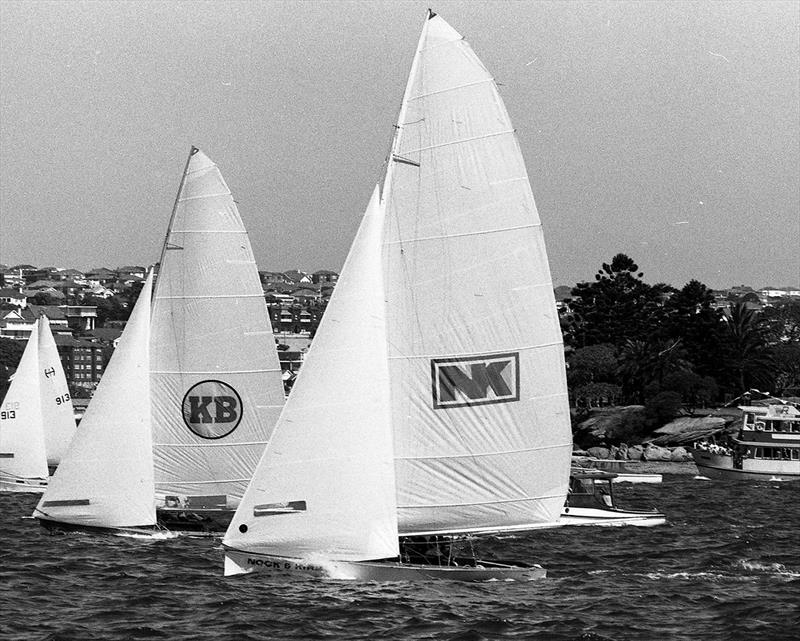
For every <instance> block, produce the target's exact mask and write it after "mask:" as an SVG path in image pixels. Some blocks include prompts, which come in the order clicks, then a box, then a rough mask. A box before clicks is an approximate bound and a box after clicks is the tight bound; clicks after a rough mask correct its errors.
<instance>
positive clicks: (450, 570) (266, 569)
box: [225, 548, 547, 582]
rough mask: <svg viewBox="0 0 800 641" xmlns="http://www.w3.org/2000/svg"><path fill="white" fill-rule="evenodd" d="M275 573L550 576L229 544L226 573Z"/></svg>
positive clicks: (371, 577)
mask: <svg viewBox="0 0 800 641" xmlns="http://www.w3.org/2000/svg"><path fill="white" fill-rule="evenodd" d="M255 572H258V573H260V574H267V575H271V576H273V577H275V578H284V579H291V578H328V579H338V580H350V581H377V582H391V581H466V582H479V581H534V580H537V579H543V578H545V576H547V571H546V570H545V569H544V568H542V567H541V566H539V565H532V566H528V567H524V566H522V565H510V564H504V563H494V562H490V561H478V562H477V564H476V565H475V566H438V565H417V564H410V563H398V562H396V561H319V562H317V561H314V562H311V561H306V560H303V559H293V558H288V557H279V556H271V555H266V554H258V553H252V552H242V551H240V550H233V549H230V548H225V576H233V575H237V574H251V573H255Z"/></svg>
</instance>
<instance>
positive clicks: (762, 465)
mask: <svg viewBox="0 0 800 641" xmlns="http://www.w3.org/2000/svg"><path fill="white" fill-rule="evenodd" d="M692 456H693V457H694V462H695V465H696V466H697V469H698V471H699V472H700V474H702V475H703V476H705V477H707V478H710V479H718V480H737V481H752V480H762V481H800V461H797V460H794V461H768V460H755V459H744V460H743V461H742V469H737V468H735V467H734V466H733V457H732V456H726V455H724V454H712V453H710V452H705V451H702V450H695V451H694V452H692Z"/></svg>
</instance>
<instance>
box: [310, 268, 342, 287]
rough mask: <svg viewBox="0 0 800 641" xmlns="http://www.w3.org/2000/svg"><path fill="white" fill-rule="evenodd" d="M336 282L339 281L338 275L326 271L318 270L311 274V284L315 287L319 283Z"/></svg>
mask: <svg viewBox="0 0 800 641" xmlns="http://www.w3.org/2000/svg"><path fill="white" fill-rule="evenodd" d="M337 280H339V274H337V273H336V272H332V271H330V270H327V269H320V270H319V271H316V272H314V273H313V274H311V282H312V283H314V284H315V285H319V284H321V283H335V282H336V281H337Z"/></svg>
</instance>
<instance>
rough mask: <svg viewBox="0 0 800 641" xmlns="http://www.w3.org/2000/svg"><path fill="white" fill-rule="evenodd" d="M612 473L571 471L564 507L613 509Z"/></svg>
mask: <svg viewBox="0 0 800 641" xmlns="http://www.w3.org/2000/svg"><path fill="white" fill-rule="evenodd" d="M616 477H617V475H616V474H614V473H613V472H603V471H600V470H582V471H577V470H573V471H572V472H571V473H570V476H569V493H568V494H567V500H566V502H565V507H603V508H606V509H608V508H613V507H614V493H613V489H612V484H613V481H614V479H615V478H616Z"/></svg>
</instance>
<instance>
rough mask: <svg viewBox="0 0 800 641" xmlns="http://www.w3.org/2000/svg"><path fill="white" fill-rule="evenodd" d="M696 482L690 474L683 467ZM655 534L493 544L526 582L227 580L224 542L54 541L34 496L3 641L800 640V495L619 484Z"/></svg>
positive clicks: (5, 606)
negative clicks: (529, 571)
mask: <svg viewBox="0 0 800 641" xmlns="http://www.w3.org/2000/svg"><path fill="white" fill-rule="evenodd" d="M687 471H688V470H687ZM615 492H616V493H617V494H618V501H619V502H621V503H623V504H624V505H625V506H627V507H639V508H642V507H658V508H659V509H660V510H661V511H663V512H665V513H666V514H667V518H668V523H667V525H664V526H660V527H656V528H633V527H620V528H592V527H572V528H563V529H560V530H550V531H544V532H538V533H533V534H526V535H522V536H516V537H508V538H503V539H499V540H492V541H489V542H486V544H485V545H484V547H483V551H484V552H485V553H486V554H487V555H491V554H496V555H497V556H498V557H507V558H517V559H523V560H528V561H535V562H538V563H541V564H542V565H543V566H545V567H546V568H547V570H548V578H547V579H544V580H542V581H537V582H530V583H482V584H449V583H419V584H402V583H395V584H357V583H350V582H343V581H333V580H331V581H311V580H308V581H298V582H278V581H274V580H273V581H270V580H267V579H265V578H262V577H255V576H249V577H247V576H245V577H234V578H228V579H226V578H223V576H222V552H221V549H220V546H219V541H218V540H215V539H167V540H151V539H132V538H120V537H108V536H106V537H103V536H93V535H61V536H50V535H48V534H46V533H45V532H44V531H42V530H41V529H40V528H39V526H38V524H37V522H36V521H33V520H30V519H23V518H22V517H23V516H27V515H30V514H31V512H32V510H33V507H34V506H35V504H36V500H37V499H36V496H34V495H28V494H18V495H14V494H3V495H0V532H1V533H2V537H1V538H2V547H1V548H0V613H1V615H0V636H1V637H2V638H3V639H9V640H12V639H13V640H16V639H25V640H27V639H31V640H37V641H45V640H46V641H62V640H63V641H67V640H73V639H74V640H76V641H77V640H81V641H84V640H92V641H101V640H105V639H109V640H111V639H114V640H117V639H170V640H173V641H178V640H183V639H186V640H189V639H204V640H207V641H216V640H223V639H237V640H238V639H254V640H255V639H259V640H263V639H286V640H293V641H294V640H305V639H354V640H355V639H370V640H377V639H398V640H400V639H402V640H416V639H420V640H421V639H431V640H432V639H437V640H438V639H447V640H451V641H456V640H457V641H478V640H483V639H487V640H489V639H491V640H494V639H542V640H582V641H603V640H615V641H617V640H628V639H659V640H661V639H676V640H678V639H680V640H683V639H702V640H703V641H713V640H717V639H718V640H720V641H723V640H725V641H727V640H729V639H753V640H755V639H768V640H772V639H775V640H781V639H796V638H797V634H798V629H800V543H798V541H799V539H798V532H800V509H798V508H800V483H784V484H782V483H771V482H764V483H759V484H753V483H748V482H736V483H724V482H719V481H714V482H712V481H708V480H701V479H698V478H696V477H695V476H694V474H692V473H686V474H665V475H664V482H663V483H662V484H660V485H617V486H615Z"/></svg>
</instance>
